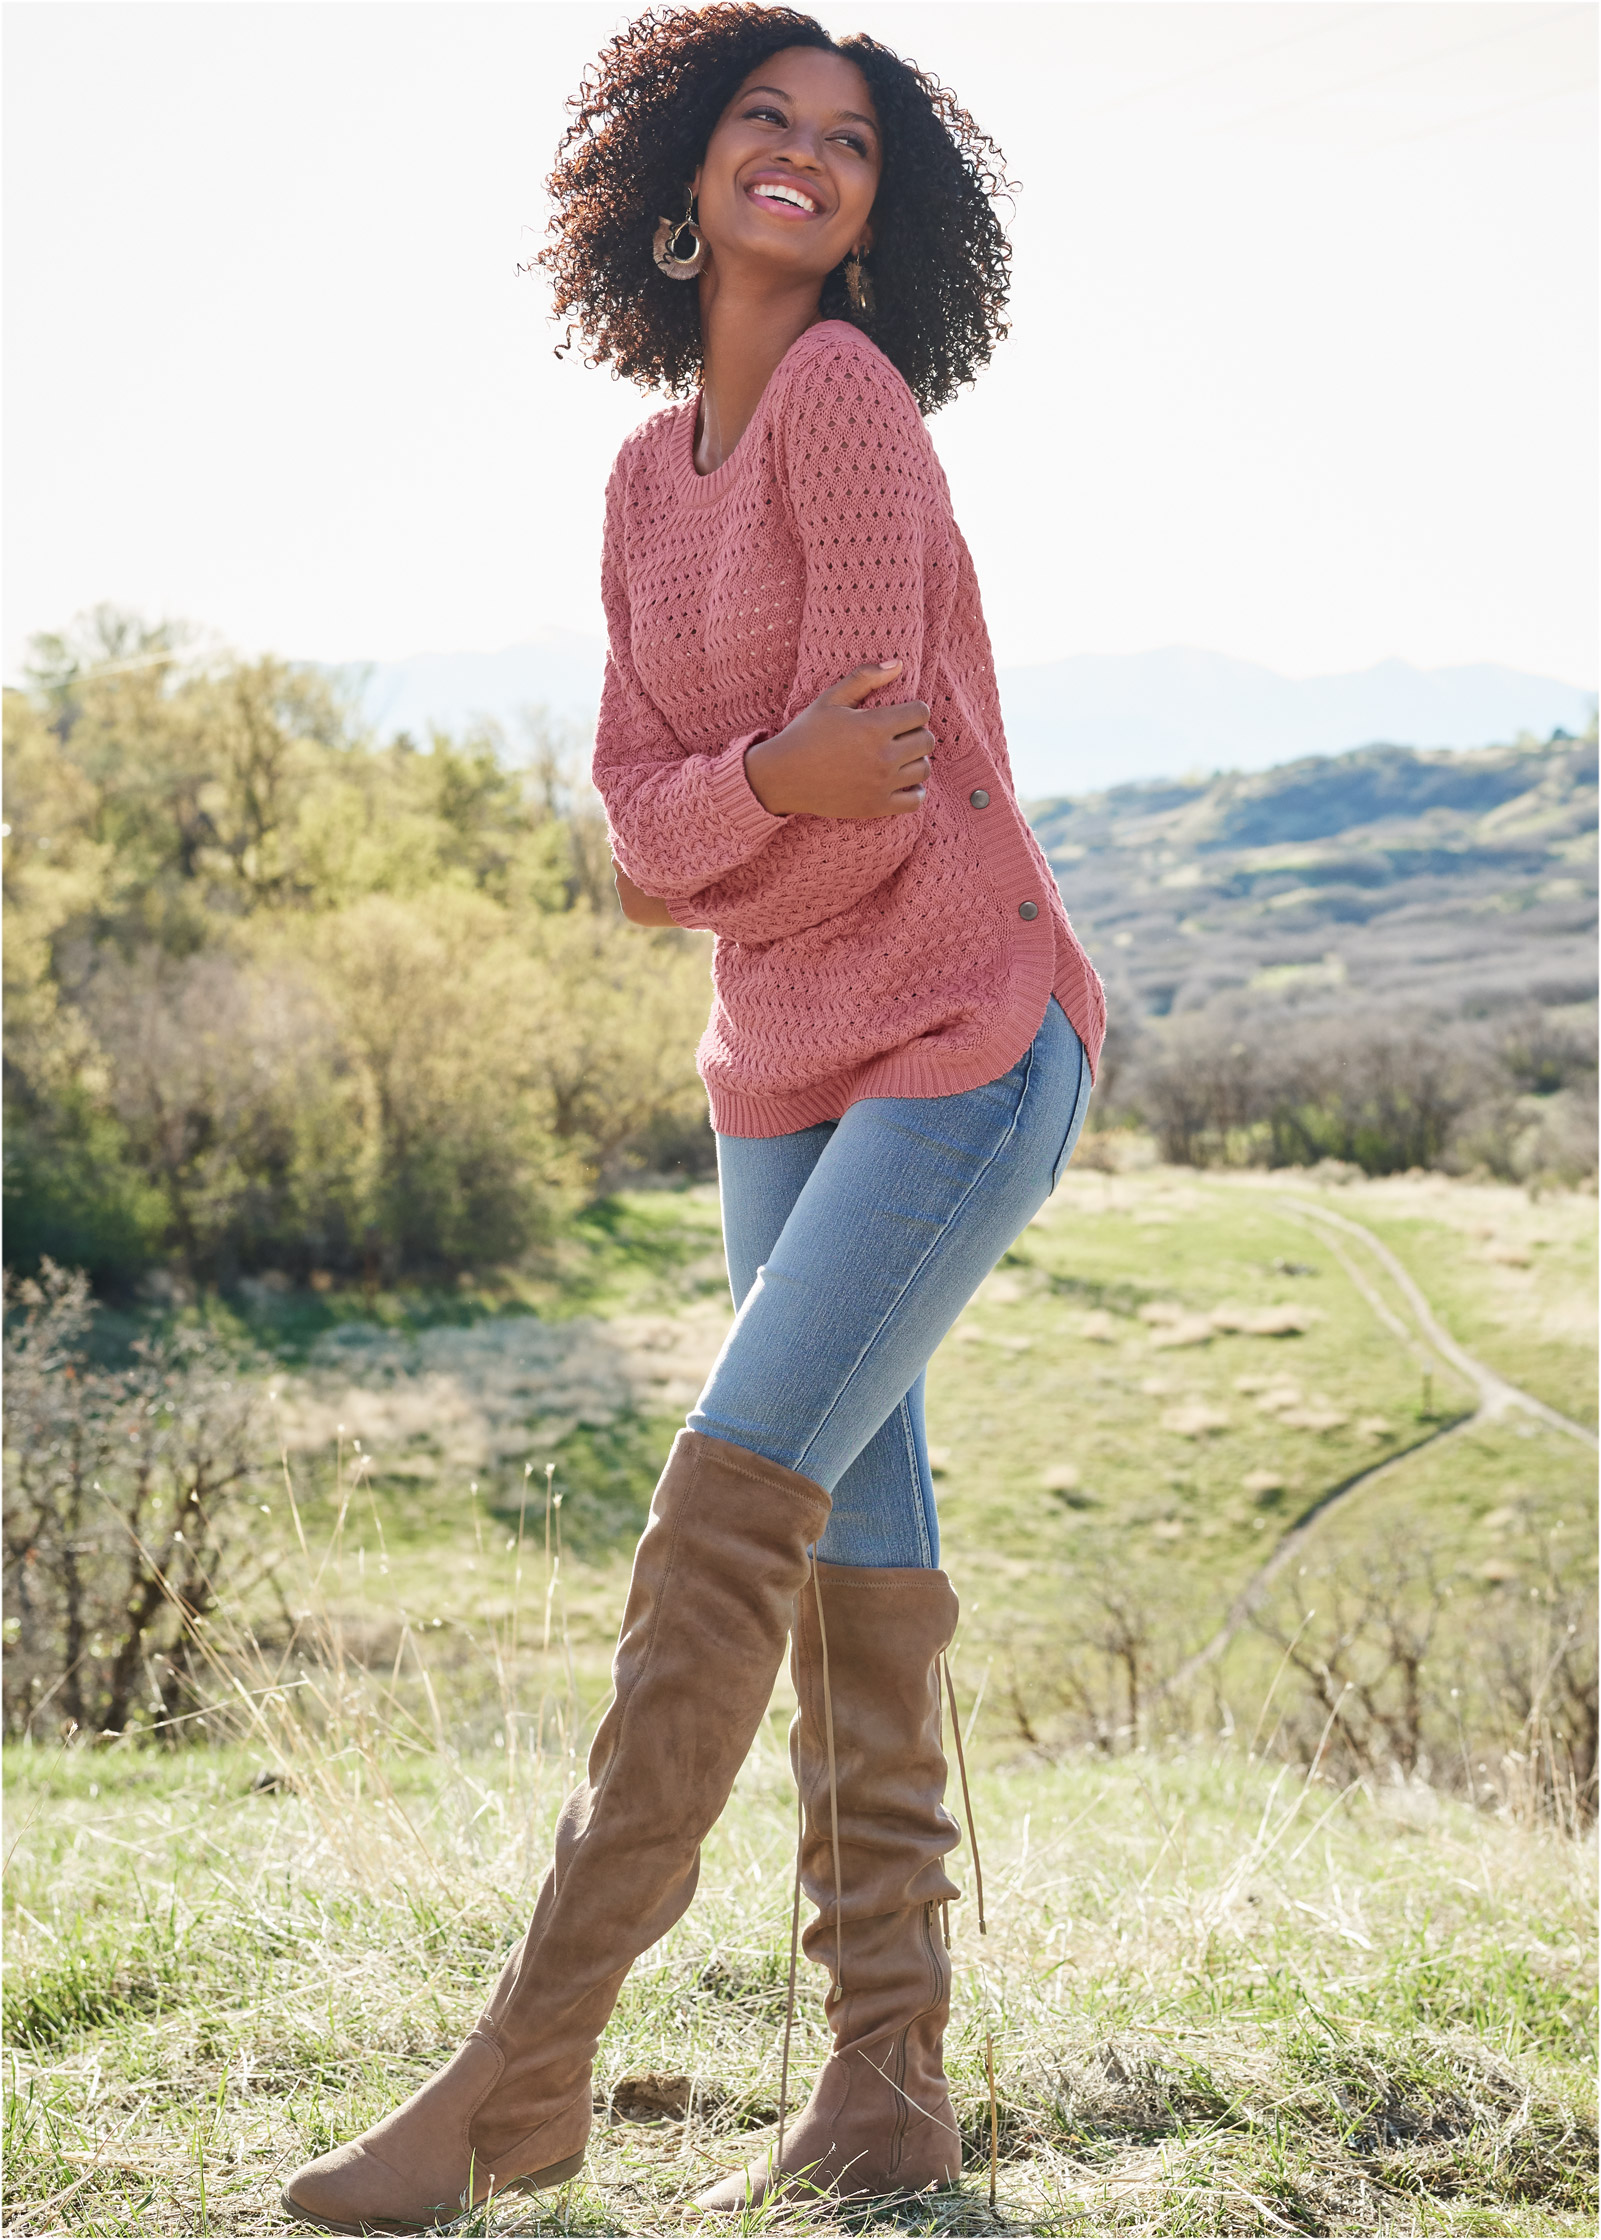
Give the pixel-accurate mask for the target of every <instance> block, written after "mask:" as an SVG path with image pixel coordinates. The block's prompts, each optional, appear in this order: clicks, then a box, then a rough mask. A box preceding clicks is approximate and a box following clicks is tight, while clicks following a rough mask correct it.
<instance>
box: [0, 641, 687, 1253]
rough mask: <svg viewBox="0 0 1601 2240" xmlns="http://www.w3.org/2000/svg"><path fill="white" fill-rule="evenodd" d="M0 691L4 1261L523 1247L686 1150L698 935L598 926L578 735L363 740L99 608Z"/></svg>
mask: <svg viewBox="0 0 1601 2240" xmlns="http://www.w3.org/2000/svg"><path fill="white" fill-rule="evenodd" d="M36 654H37V658H38V669H37V683H36V687H35V689H34V690H32V691H30V692H27V693H20V692H8V693H7V694H6V696H5V756H6V794H7V804H8V807H7V814H8V817H9V820H10V825H9V836H8V838H7V840H6V856H5V901H6V923H7V940H6V950H5V959H6V961H5V970H6V1023H5V1083H6V1231H7V1236H6V1250H7V1255H8V1259H9V1261H10V1263H11V1264H12V1265H23V1266H28V1265H32V1264H34V1263H36V1262H37V1260H38V1257H39V1256H40V1254H48V1255H50V1256H51V1257H52V1258H54V1259H55V1260H57V1261H59V1262H62V1263H66V1264H69V1265H73V1266H81V1267H86V1268H88V1269H90V1270H91V1271H92V1272H93V1273H94V1275H95V1277H96V1278H97V1280H98V1281H100V1282H101V1284H102V1285H103V1286H106V1285H109V1286H112V1287H113V1288H121V1289H124V1290H126V1289H127V1288H129V1287H130V1286H131V1284H132V1283H133V1281H134V1280H135V1279H136V1278H138V1277H139V1276H140V1275H141V1274H142V1273H144V1272H145V1271H148V1270H150V1269H152V1268H159V1269H163V1270H166V1271H169V1272H170V1273H172V1274H174V1275H175V1276H176V1277H177V1278H178V1279H180V1281H181V1282H182V1283H183V1284H185V1285H193V1284H194V1283H197V1282H198V1283H213V1284H214V1283H221V1284H223V1285H224V1286H231V1285H232V1284H233V1283H234V1282H236V1281H237V1280H238V1278H239V1277H240V1276H241V1275H242V1274H249V1273H252V1272H256V1273H262V1272H267V1273H274V1274H276V1275H279V1276H286V1277H293V1278H294V1279H295V1280H296V1281H299V1282H305V1281H306V1280H308V1279H310V1280H313V1281H315V1282H320V1283H330V1282H332V1281H334V1280H335V1279H337V1278H341V1277H344V1276H347V1275H350V1274H356V1273H360V1274H362V1275H363V1276H364V1277H365V1279H366V1280H367V1281H368V1283H369V1284H372V1283H375V1282H377V1281H379V1280H389V1279H392V1278H393V1277H395V1276H396V1275H398V1274H401V1273H403V1272H404V1273H407V1274H427V1275H429V1276H431V1277H434V1278H438V1277H440V1276H449V1275H451V1274H453V1273H455V1272H456V1271H457V1270H460V1269H462V1268H466V1267H473V1266H482V1265H484V1264H486V1263H496V1262H504V1261H509V1260H516V1259H519V1258H522V1257H524V1256H526V1255H527V1254H529V1253H530V1252H534V1251H537V1250H539V1249H540V1248H542V1247H544V1246H547V1245H548V1244H549V1242H550V1240H551V1238H552V1236H553V1234H554V1233H555V1232H556V1230H557V1229H558V1228H559V1226H560V1224H561V1222H562V1221H563V1220H564V1219H565V1218H566V1216H567V1215H568V1214H569V1213H570V1212H571V1210H572V1208H573V1207H574V1206H575V1205H576V1204H578V1203H579V1202H581V1200H582V1198H583V1197H584V1196H586V1195H588V1194H589V1193H590V1192H591V1191H592V1190H593V1189H594V1187H595V1185H596V1183H597V1182H598V1181H601V1180H615V1179H616V1178H617V1177H618V1176H619V1175H621V1174H624V1173H626V1172H628V1171H629V1170H630V1169H631V1168H632V1169H635V1170H637V1169H638V1168H639V1167H640V1166H653V1167H661V1166H669V1165H671V1164H672V1163H673V1162H674V1160H675V1159H678V1158H680V1157H682V1156H684V1155H685V1154H686V1147H687V1151H688V1155H689V1156H691V1157H693V1158H703V1157H704V1154H705V1151H706V1150H707V1148H708V1144H707V1136H706V1124H705V1117H704V1097H703V1095H702V1092H701V1090H700V1086H699V1084H698V1082H697V1081H696V1078H695V1072H694V1049H695V1043H696V1040H697V1039H698V1036H699V1032H700V1028H701V1026H702V1024H703V1021H704V1016H705V1009H706V1000H707V993H706V991H707V963H708V955H709V945H708V944H707V942H706V941H705V939H704V938H703V937H700V936H695V935H689V934H681V933H679V932H677V931H676V930H666V931H663V932H659V933H649V934H646V933H641V932H640V931H639V930H638V929H635V928H630V927H628V926H626V925H625V924H624V922H623V920H622V918H621V915H620V913H619V912H618V909H617V904H616V897H615V894H614V893H613V890H612V885H611V867H610V860H609V855H608V851H607V846H606V835H605V824H604V820H603V818H602V817H601V815H600V813H599V807H598V804H597V803H596V802H595V801H594V799H593V797H592V796H590V795H588V793H587V789H586V788H585V786H584V784H583V782H582V778H581V773H580V771H579V768H578V763H579V760H580V757H579V751H578V746H577V742H576V741H572V740H568V739H567V738H565V737H564V736H562V735H561V734H559V733H556V732H553V731H552V730H551V729H550V728H549V727H548V726H541V725H540V724H539V723H538V722H537V721H536V723H535V726H534V735H533V737H532V739H531V741H530V742H529V745H530V747H531V749H532V754H531V759H529V760H526V761H525V762H524V763H522V764H520V765H519V766H517V767H515V768H514V767H512V766H511V764H510V762H509V760H508V758H507V756H506V755H505V753H504V751H503V750H504V742H503V741H502V740H500V739H499V737H498V736H497V735H495V734H494V733H492V732H487V731H485V732H480V733H478V734H475V735H471V736H467V737H463V738H460V739H449V738H444V737H436V738H434V739H433V740H432V741H431V742H430V745H429V751H427V752H421V751H419V750H418V749H417V747H416V746H415V745H414V744H413V743H412V742H410V741H408V740H404V739H402V740H398V741H396V742H395V743H394V744H392V745H390V746H388V747H384V748H378V747H375V746H373V745H372V744H371V743H370V742H369V740H368V739H367V737H366V736H365V735H364V733H363V732H362V730H361V729H360V727H359V726H358V725H357V724H356V723H355V721H354V719H353V717H352V714H351V711H350V709H349V708H348V707H347V706H346V705H345V704H344V703H342V702H341V701H340V700H339V699H338V697H337V696H336V695H335V693H334V692H333V690H332V688H331V687H330V685H329V684H328V682H327V680H326V679H325V678H323V677H321V676H319V675H318V674H317V673H315V672H314V671H311V670H309V669H305V668H300V669H296V668H290V667H288V666H286V665H285V664H283V663H281V662H277V661H272V660H262V661H257V662H240V661H234V660H219V661H214V662H210V663H203V662H198V661H195V660H192V659H187V658H185V657H184V654H183V650H182V648H181V646H180V645H179V644H178V643H177V642H176V640H175V638H174V634H173V633H171V632H168V631H165V630H149V629H145V628H142V627H141V626H139V625H137V624H135V623H133V622H131V621H130V620H128V618H126V617H123V616H120V615H117V614H114V613H109V612H102V613H101V614H99V615H97V616H95V617H93V618H92V619H91V621H90V623H89V624H88V625H87V626H86V628H85V629H84V631H83V632H82V633H81V634H80V635H79V636H78V637H77V638H74V639H72V640H70V641H61V640H47V641H43V642H42V643H41V644H40V645H39V646H38V647H37V648H36Z"/></svg>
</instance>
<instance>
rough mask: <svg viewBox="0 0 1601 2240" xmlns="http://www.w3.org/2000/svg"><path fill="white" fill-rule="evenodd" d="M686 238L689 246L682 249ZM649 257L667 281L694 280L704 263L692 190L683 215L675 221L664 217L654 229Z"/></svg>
mask: <svg viewBox="0 0 1601 2240" xmlns="http://www.w3.org/2000/svg"><path fill="white" fill-rule="evenodd" d="M686 234H687V235H688V236H689V246H688V247H687V248H686V247H684V245H683V244H684V237H685V235H686ZM650 253H651V255H652V256H653V257H654V258H655V259H656V264H657V268H658V270H659V271H662V272H665V273H666V275H667V277H668V279H669V280H693V279H694V277H695V275H696V273H697V272H699V270H700V268H701V266H702V265H703V264H704V263H705V261H706V238H705V236H704V234H703V233H702V232H701V230H700V228H699V226H698V225H696V223H695V190H694V188H693V187H691V188H690V189H689V191H688V192H687V194H686V195H685V197H684V215H683V216H682V217H681V218H679V219H677V220H674V219H672V218H663V219H662V221H661V223H660V224H659V225H658V226H657V228H656V238H655V240H654V241H653V242H652V243H651V249H650Z"/></svg>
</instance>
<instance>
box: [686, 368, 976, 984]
mask: <svg viewBox="0 0 1601 2240" xmlns="http://www.w3.org/2000/svg"><path fill="white" fill-rule="evenodd" d="M773 442H774V454H775V455H774V465H775V468H776V470H777V477H778V483H779V487H780V489H781V491H782V492H783V496H784V501H785V503H786V506H787V510H788V513H789V517H790V525H791V528H792V531H793V534H794V537H795V540H796V543H797V545H798V547H799V551H800V554H801V556H802V560H803V564H804V591H803V598H802V609H801V617H800V625H799V637H798V643H797V648H796V660H795V669H794V674H793V676H792V678H791V679H790V680H789V683H788V688H787V691H786V693H785V696H784V698H783V701H782V705H781V706H780V707H779V708H778V709H776V710H775V720H774V722H773V725H772V729H773V731H774V732H776V731H778V730H781V729H782V728H783V726H784V725H785V724H787V723H789V722H790V721H791V720H792V719H793V718H794V717H795V716H797V715H799V714H800V712H801V710H802V709H803V708H806V707H807V706H809V705H810V703H811V702H812V701H813V700H815V699H816V697H817V695H818V694H819V693H820V692H823V691H825V690H826V689H827V688H828V687H829V686H830V685H832V684H837V683H838V682H839V680H840V679H841V678H842V677H844V676H847V675H849V673H850V671H851V670H853V669H856V668H859V667H861V666H862V664H863V663H865V662H869V661H887V660H894V659H899V660H900V661H901V662H902V664H903V667H902V669H901V672H900V675H899V676H898V677H897V678H896V679H895V681H894V683H893V684H891V685H889V686H887V687H886V688H885V689H884V690H883V691H881V692H879V693H877V694H875V695H874V696H873V700H872V701H871V702H870V703H869V704H870V705H872V704H880V705H894V704H896V703H898V702H900V701H903V700H915V699H921V698H926V697H927V694H926V693H925V690H924V686H925V682H926V681H927V678H928V674H929V670H930V652H931V648H932V647H933V646H935V645H937V644H938V642H939V639H940V636H941V633H942V632H943V628H944V625H945V622H946V619H947V617H948V614H949V610H950V605H951V600H952V597H953V594H954V589H955V583H956V548H955V542H954V536H953V526H954V525H953V523H952V521H951V516H950V510H949V499H948V496H947V493H946V489H945V481H944V476H943V475H942V474H941V472H940V468H939V463H938V461H937V459H936V458H935V456H934V450H933V446H932V444H931V443H930V441H929V438H928V433H927V430H926V429H925V428H924V426H923V423H922V419H921V417H920V416H919V414H918V411H917V407H916V404H915V402H914V401H913V398H912V396H911V393H910V391H909V390H908V389H907V387H906V384H905V383H904V382H903V381H902V380H901V378H900V376H899V375H898V374H897V373H896V372H895V371H894V370H893V368H892V367H891V366H890V365H889V364H888V363H887V362H886V361H885V360H883V359H881V358H879V357H877V356H876V354H873V355H869V354H867V353H864V352H862V351H860V350H859V349H844V350H838V351H835V352H833V353H831V354H829V355H827V356H822V357H819V358H816V359H814V360H812V361H811V362H810V363H808V364H807V366H806V367H805V370H804V373H802V374H800V375H799V376H798V377H797V378H793V379H791V380H789V381H788V382H787V384H786V390H785V393H784V394H783V396H782V397H781V398H780V399H779V400H778V401H777V404H776V406H775V411H774V416H773ZM936 751H937V750H936ZM922 824H923V811H921V810H915V811H910V812H907V813H906V814H903V815H896V816H884V817H873V818H838V817H810V816H793V817H789V818H786V819H785V820H784V821H783V829H782V831H780V832H778V833H776V834H775V835H773V836H772V837H771V838H770V839H769V841H768V843H767V845H766V846H765V847H763V849H762V850H761V852H760V854H758V855H753V856H752V857H750V858H748V859H747V860H745V861H743V862H742V863H740V864H738V865H736V866H734V867H732V868H731V869H729V870H728V871H727V872H726V873H724V874H723V875H722V876H721V877H719V878H718V879H716V880H715V882H709V883H707V884H705V885H703V886H702V887H701V888H700V889H699V890H698V891H697V892H696V893H694V894H693V895H692V896H690V897H689V898H688V899H687V900H683V899H680V897H679V895H678V894H677V893H676V892H675V894H674V895H672V896H670V897H669V901H670V904H671V907H672V910H673V915H674V916H675V917H676V918H677V919H678V921H679V923H680V924H681V925H687V926H705V927H710V928H711V929H712V931H714V932H716V933H720V934H725V935H728V936H729V937H731V938H732V939H735V940H738V941H764V942H765V941H773V940H781V939H784V938H786V937H788V936H790V935H792V934H794V933H797V932H801V931H804V930H806V929H807V928H809V927H813V926H818V925H822V924H825V923H826V922H827V921H828V920H829V919H830V918H833V917H837V916H838V915H839V914H840V913H841V912H843V911H846V910H849V909H852V908H853V907H854V906H855V905H857V904H858V903H860V902H861V901H862V900H863V899H864V898H865V897H866V896H867V895H869V894H871V893H872V892H873V891H874V889H875V888H877V887H879V886H882V885H883V884H884V883H885V881H886V880H888V879H890V878H892V877H893V875H894V873H895V872H896V871H897V870H898V869H899V867H900V866H901V865H902V864H903V863H904V862H905V861H906V859H907V858H908V856H909V855H910V854H911V853H912V851H913V849H914V848H915V847H916V845H917V841H918V837H919V834H920V831H921V829H922Z"/></svg>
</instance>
